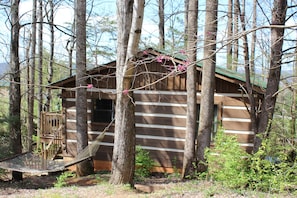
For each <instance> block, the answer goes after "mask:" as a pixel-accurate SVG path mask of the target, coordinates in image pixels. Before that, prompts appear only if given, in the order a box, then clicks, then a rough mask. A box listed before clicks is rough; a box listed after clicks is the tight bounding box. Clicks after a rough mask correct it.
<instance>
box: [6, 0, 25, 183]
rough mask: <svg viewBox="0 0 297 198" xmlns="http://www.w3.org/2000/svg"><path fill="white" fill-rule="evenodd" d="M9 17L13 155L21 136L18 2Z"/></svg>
mask: <svg viewBox="0 0 297 198" xmlns="http://www.w3.org/2000/svg"><path fill="white" fill-rule="evenodd" d="M10 15H11V40H10V86H9V118H10V122H9V131H10V138H11V139H10V147H11V149H12V153H13V154H21V153H22V139H21V138H22V134H21V106H20V105H21V87H20V82H21V81H20V62H19V31H20V24H19V0H12V1H11V7H10ZM12 179H13V180H22V179H23V174H22V173H21V172H17V171H12Z"/></svg>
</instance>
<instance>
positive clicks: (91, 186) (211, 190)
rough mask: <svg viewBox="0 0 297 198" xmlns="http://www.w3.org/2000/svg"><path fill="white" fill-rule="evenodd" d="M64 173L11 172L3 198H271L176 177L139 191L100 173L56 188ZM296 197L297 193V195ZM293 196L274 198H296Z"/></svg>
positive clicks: (141, 185) (155, 180) (0, 185)
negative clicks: (18, 175)
mask: <svg viewBox="0 0 297 198" xmlns="http://www.w3.org/2000/svg"><path fill="white" fill-rule="evenodd" d="M59 175H60V173H56V174H47V175H28V174H25V175H24V179H23V180H22V181H18V182H16V181H11V178H10V176H9V173H8V174H7V175H6V176H4V177H2V178H0V197H1V198H2V197H9V198H10V197H11V198H12V197H16V198H18V197H19V198H26V197H28V198H35V197H36V198H37V197H38V198H39V197H40V198H41V197H42V198H44V197H50V198H51V197H54V198H60V197H61V198H62V197H63V198H67V197H69V198H70V197H71V198H73V197H77V198H80V197H81V198H84V197H88V198H89V197H104V198H105V197H108V198H113V197H120V198H121V197H137V198H138V197H154V198H155V197H173V198H175V197H176V198H179V197H236V198H237V197H259V196H261V197H271V195H272V194H261V195H259V194H258V193H253V192H243V191H238V192H236V191H230V190H226V189H224V188H223V187H219V186H213V185H212V183H210V182H201V181H200V182H193V181H180V180H179V179H177V178H174V177H168V176H164V175H155V176H152V177H151V178H148V179H146V180H143V181H139V182H136V184H135V189H131V188H130V186H113V185H110V184H108V179H109V176H110V174H107V173H105V174H102V173H98V174H95V175H90V176H87V177H81V178H68V179H67V180H66V183H67V184H66V187H60V188H58V187H54V184H55V183H56V182H57V177H59ZM295 196H296V194H295ZM295 196H293V195H292V196H291V195H290V194H286V195H273V197H287V198H291V197H295Z"/></svg>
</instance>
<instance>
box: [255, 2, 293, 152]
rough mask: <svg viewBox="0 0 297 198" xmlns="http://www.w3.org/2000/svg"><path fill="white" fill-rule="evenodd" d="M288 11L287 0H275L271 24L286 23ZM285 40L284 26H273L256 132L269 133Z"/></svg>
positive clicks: (256, 143) (258, 140) (256, 149)
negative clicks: (263, 93) (268, 61)
mask: <svg viewBox="0 0 297 198" xmlns="http://www.w3.org/2000/svg"><path fill="white" fill-rule="evenodd" d="M286 12H287V1H286V0H275V1H274V8H273V10H272V21H271V25H285V21H286V20H285V19H286ZM283 41H284V28H279V27H271V52H270V57H271V59H270V68H269V74H268V81H267V88H266V92H265V95H264V100H263V103H262V106H261V113H260V117H259V126H258V130H257V131H256V133H260V134H263V133H265V132H266V134H265V136H266V137H267V136H268V135H269V130H270V126H271V120H272V118H273V113H274V108H275V102H276V97H277V94H276V93H277V91H278V88H279V81H280V74H281V61H282V55H283V52H282V47H283ZM261 142H262V141H261V137H259V136H258V135H257V134H256V135H255V141H254V149H253V150H254V152H257V151H258V149H259V147H260V145H261Z"/></svg>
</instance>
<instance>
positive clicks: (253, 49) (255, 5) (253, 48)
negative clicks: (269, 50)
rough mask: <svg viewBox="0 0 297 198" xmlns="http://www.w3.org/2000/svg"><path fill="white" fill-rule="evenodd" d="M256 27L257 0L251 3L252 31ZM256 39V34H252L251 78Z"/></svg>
mask: <svg viewBox="0 0 297 198" xmlns="http://www.w3.org/2000/svg"><path fill="white" fill-rule="evenodd" d="M256 27H257V0H254V1H253V29H256ZM256 39H257V34H256V31H253V33H252V40H251V58H250V67H251V70H252V76H254V75H255V73H256V70H255V58H256V56H255V55H256Z"/></svg>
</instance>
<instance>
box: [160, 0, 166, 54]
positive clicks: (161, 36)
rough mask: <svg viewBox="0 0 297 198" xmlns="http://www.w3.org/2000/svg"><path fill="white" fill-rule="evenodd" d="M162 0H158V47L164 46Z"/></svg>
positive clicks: (162, 47)
mask: <svg viewBox="0 0 297 198" xmlns="http://www.w3.org/2000/svg"><path fill="white" fill-rule="evenodd" d="M164 26H165V20H164V0H159V48H160V49H164V48H165V30H164Z"/></svg>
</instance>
